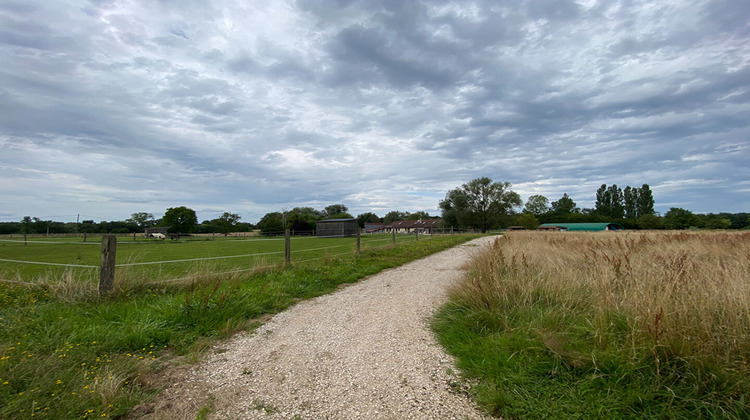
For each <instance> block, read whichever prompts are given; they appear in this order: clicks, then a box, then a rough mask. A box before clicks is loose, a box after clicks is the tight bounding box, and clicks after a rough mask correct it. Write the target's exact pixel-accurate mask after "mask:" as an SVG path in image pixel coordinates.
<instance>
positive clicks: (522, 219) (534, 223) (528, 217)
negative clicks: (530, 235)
mask: <svg viewBox="0 0 750 420" xmlns="http://www.w3.org/2000/svg"><path fill="white" fill-rule="evenodd" d="M516 223H518V224H519V225H521V226H523V227H524V228H525V229H536V228H538V227H539V220H538V219H537V218H536V217H535V216H534V215H533V214H531V213H522V214H521V215H519V216H518V219H516Z"/></svg>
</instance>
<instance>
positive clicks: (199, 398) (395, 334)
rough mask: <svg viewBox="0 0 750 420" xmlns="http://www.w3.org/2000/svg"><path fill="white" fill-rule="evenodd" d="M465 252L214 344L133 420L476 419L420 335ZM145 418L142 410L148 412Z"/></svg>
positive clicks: (304, 306) (421, 263)
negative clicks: (205, 411) (204, 419)
mask: <svg viewBox="0 0 750 420" xmlns="http://www.w3.org/2000/svg"><path fill="white" fill-rule="evenodd" d="M493 239H494V238H481V239H478V240H475V241H472V242H469V243H467V244H464V245H461V246H458V247H455V248H452V249H449V250H446V251H443V252H440V253H438V254H434V255H432V256H429V257H427V258H423V259H421V260H418V261H414V262H411V263H409V264H406V265H404V266H401V267H398V268H395V269H391V270H387V271H384V272H382V273H380V274H377V275H374V276H372V277H369V278H368V279H366V280H363V281H361V282H359V283H357V284H355V285H352V286H350V287H347V288H344V289H342V290H339V291H338V292H336V293H333V294H330V295H326V296H322V297H319V298H316V299H312V300H309V301H304V302H301V303H299V304H297V305H295V306H294V307H292V308H290V309H289V310H287V311H285V312H283V313H281V314H278V315H276V316H275V317H274V318H272V319H271V320H270V321H269V322H268V323H267V324H265V325H264V326H263V327H261V328H259V329H258V330H256V331H255V332H254V333H252V334H240V335H238V336H236V337H234V338H233V339H231V340H228V341H227V342H224V343H221V344H219V345H217V346H216V347H215V348H213V349H212V350H211V351H210V354H209V355H208V356H207V357H206V359H205V360H204V361H202V362H201V363H200V364H198V365H195V366H191V367H190V368H189V370H187V371H182V372H181V373H180V374H179V375H174V374H172V375H171V378H172V381H173V383H172V385H171V386H170V387H169V388H168V389H166V390H165V391H164V393H163V394H162V396H161V397H160V400H159V401H157V403H156V404H155V406H153V408H154V409H155V411H153V412H152V413H150V414H147V415H145V416H143V417H140V418H142V419H191V420H192V419H195V417H196V414H197V413H198V411H199V410H200V409H201V408H202V407H206V406H210V407H212V412H210V414H209V416H208V418H209V419H255V418H261V419H293V418H298V419H321V418H330V419H452V418H456V419H476V418H483V416H482V414H481V413H480V412H479V411H477V410H476V409H475V408H474V406H473V404H472V403H471V402H470V401H469V400H468V398H467V397H466V396H465V395H462V394H460V393H456V392H455V391H452V390H451V386H450V383H451V382H455V381H456V379H457V378H456V376H455V375H454V374H453V371H454V370H455V369H454V368H453V362H452V359H451V358H450V357H449V356H447V355H446V354H445V353H444V351H443V350H442V348H441V347H440V346H439V345H438V344H437V343H436V341H435V339H434V337H433V335H432V333H431V331H430V330H429V327H428V320H429V317H430V315H431V314H432V313H433V311H434V310H435V309H436V308H437V307H438V306H439V305H440V304H441V303H443V302H444V301H445V298H446V290H447V288H448V287H449V286H450V285H451V284H452V283H454V282H455V281H456V280H457V279H459V278H460V276H461V275H462V273H463V272H462V271H461V269H460V268H461V266H462V265H463V264H464V262H466V261H467V260H468V258H469V257H470V255H471V254H472V252H473V250H476V249H477V247H478V246H486V245H487V244H489V243H490V242H491V241H492V240H493ZM148 411H151V409H149V410H148Z"/></svg>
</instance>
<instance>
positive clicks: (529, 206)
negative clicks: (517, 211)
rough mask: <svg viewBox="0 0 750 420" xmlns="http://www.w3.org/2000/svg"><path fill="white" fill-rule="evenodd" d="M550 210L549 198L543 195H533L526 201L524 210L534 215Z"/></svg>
mask: <svg viewBox="0 0 750 420" xmlns="http://www.w3.org/2000/svg"><path fill="white" fill-rule="evenodd" d="M549 210H550V206H549V200H548V199H547V197H545V196H543V195H538V194H537V195H532V196H531V197H529V199H528V200H527V201H526V206H525V207H524V209H523V211H524V212H525V213H529V214H532V215H534V216H541V215H543V214H544V213H547V212H548V211H549Z"/></svg>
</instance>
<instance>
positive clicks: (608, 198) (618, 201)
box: [596, 184, 625, 219]
mask: <svg viewBox="0 0 750 420" xmlns="http://www.w3.org/2000/svg"><path fill="white" fill-rule="evenodd" d="M596 213H597V214H599V215H601V216H606V217H611V218H614V219H622V218H623V217H625V198H624V197H623V194H622V190H621V189H620V188H618V187H617V184H612V186H610V187H609V188H607V184H602V186H601V187H599V189H598V190H596Z"/></svg>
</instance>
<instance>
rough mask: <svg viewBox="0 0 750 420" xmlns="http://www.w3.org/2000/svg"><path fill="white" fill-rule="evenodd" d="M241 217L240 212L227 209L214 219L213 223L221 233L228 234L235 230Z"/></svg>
mask: <svg viewBox="0 0 750 420" xmlns="http://www.w3.org/2000/svg"><path fill="white" fill-rule="evenodd" d="M240 219H241V217H240V215H239V214H236V213H229V212H228V211H225V212H224V213H223V214H222V215H221V216H220V217H219V218H218V219H216V220H212V223H213V225H214V226H216V229H217V230H218V231H219V233H223V234H224V236H227V235H228V234H229V232H232V231H234V230H235V228H236V227H237V223H238V222H239V221H240Z"/></svg>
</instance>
